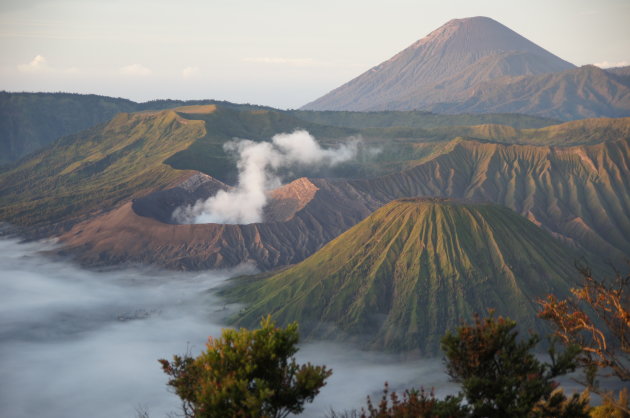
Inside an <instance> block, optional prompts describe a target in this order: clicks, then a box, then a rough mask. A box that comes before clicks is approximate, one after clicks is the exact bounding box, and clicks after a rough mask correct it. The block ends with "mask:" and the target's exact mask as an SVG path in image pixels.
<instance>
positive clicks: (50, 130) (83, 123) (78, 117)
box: [0, 91, 262, 164]
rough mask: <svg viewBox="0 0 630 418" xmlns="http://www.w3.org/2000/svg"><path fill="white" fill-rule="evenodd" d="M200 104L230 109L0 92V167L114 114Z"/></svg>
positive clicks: (228, 105) (227, 105) (187, 103)
mask: <svg viewBox="0 0 630 418" xmlns="http://www.w3.org/2000/svg"><path fill="white" fill-rule="evenodd" d="M203 104H220V105H221V106H223V107H230V106H234V105H232V104H230V103H227V102H219V101H216V100H191V101H181V100H153V101H149V102H144V103H136V102H133V101H131V100H127V99H121V98H115V97H107V96H98V95H94V94H71V93H9V92H6V91H2V92H0V164H6V163H10V162H13V161H16V160H18V159H19V158H21V157H23V156H24V155H26V154H29V153H31V152H34V151H37V150H39V149H42V148H44V147H45V146H47V145H48V144H50V143H52V142H53V141H54V140H56V139H58V138H61V137H63V136H66V135H71V134H75V133H78V132H80V131H82V130H84V129H88V128H90V127H92V126H94V125H97V124H100V123H105V122H107V121H109V120H110V119H111V118H113V117H114V116H115V115H116V114H117V113H121V112H125V113H128V112H140V111H146V110H163V109H170V108H174V107H178V106H185V105H203ZM240 107H241V108H245V107H246V106H240ZM247 107H249V108H262V107H259V106H247Z"/></svg>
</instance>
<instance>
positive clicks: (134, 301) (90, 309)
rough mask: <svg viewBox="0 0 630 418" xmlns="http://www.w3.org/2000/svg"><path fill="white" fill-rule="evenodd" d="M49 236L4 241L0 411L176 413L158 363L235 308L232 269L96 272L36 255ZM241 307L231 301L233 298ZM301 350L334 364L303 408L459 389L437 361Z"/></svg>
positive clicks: (0, 255)
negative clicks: (228, 286) (226, 293)
mask: <svg viewBox="0 0 630 418" xmlns="http://www.w3.org/2000/svg"><path fill="white" fill-rule="evenodd" d="M51 248H52V247H51V246H50V244H44V243H28V244H23V243H19V242H18V241H17V240H15V239H6V238H5V239H0V387H2V390H0V415H1V416H6V417H12V418H26V417H44V418H45V417H62V416H63V417H68V418H72V417H82V418H83V417H86V416H89V417H94V418H99V417H102V418H110V417H135V416H136V415H137V411H138V410H141V411H146V412H148V413H149V415H150V416H151V417H165V416H167V414H168V413H169V412H179V399H178V398H177V396H176V395H174V394H172V393H170V392H169V391H168V389H167V385H166V382H167V376H166V375H164V374H163V373H162V371H161V368H160V365H159V364H158V362H157V360H158V359H159V358H168V359H170V358H171V356H172V355H173V354H184V353H186V352H187V351H190V352H191V353H192V354H197V353H199V352H200V351H201V350H202V349H203V348H204V344H205V341H206V339H207V337H208V336H210V335H212V336H219V335H220V331H221V328H222V327H224V326H225V322H224V321H225V317H226V315H227V314H229V313H230V312H231V310H230V307H225V306H224V304H223V302H222V301H221V300H220V299H218V297H217V296H215V295H214V294H213V290H214V289H216V288H217V287H218V286H220V285H221V284H223V283H224V281H225V280H226V279H228V278H229V277H230V276H232V275H234V274H242V273H246V272H248V267H244V268H243V269H240V270H239V269H237V270H232V271H204V272H198V273H181V272H164V271H157V270H149V269H144V268H137V269H124V270H111V271H106V272H94V271H89V270H85V269H82V268H79V267H77V266H75V265H73V264H70V263H68V262H64V261H54V260H51V259H50V258H48V257H46V256H44V255H42V254H41V252H42V251H45V250H49V249H51ZM235 308H236V307H235ZM298 358H299V360H300V361H310V362H312V363H314V364H326V365H327V366H328V367H331V368H332V369H333V376H332V377H331V378H330V379H329V381H328V384H327V386H326V387H324V389H323V390H322V392H321V394H320V395H319V396H318V397H317V398H316V400H315V402H314V403H313V404H311V405H309V406H308V408H307V410H306V411H305V413H304V414H303V416H305V417H321V416H324V415H325V413H326V412H328V411H329V410H330V408H334V409H335V410H336V411H342V410H346V409H352V408H356V407H360V406H362V405H365V397H366V395H368V394H372V395H373V396H377V397H379V396H380V392H381V390H382V388H383V383H384V382H385V381H388V382H389V383H390V385H391V386H392V387H394V388H404V387H410V386H416V387H417V386H419V385H424V386H425V387H431V386H435V387H436V389H437V392H438V393H441V394H443V393H445V392H448V391H452V390H453V386H452V385H451V384H449V383H448V378H447V376H446V375H445V374H444V372H443V367H442V364H441V361H439V359H438V360H419V361H400V360H399V359H397V358H395V357H391V356H387V355H384V354H379V353H369V352H363V351H360V350H357V349H354V348H352V347H348V346H344V345H340V344H334V343H329V342H311V343H305V344H303V345H302V347H301V349H300V351H299V353H298Z"/></svg>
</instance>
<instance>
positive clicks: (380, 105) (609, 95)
mask: <svg viewBox="0 0 630 418" xmlns="http://www.w3.org/2000/svg"><path fill="white" fill-rule="evenodd" d="M623 74H624V73H623V71H622V72H621V73H615V72H609V71H604V70H601V69H598V68H597V69H596V68H594V67H593V66H584V67H580V68H576V67H575V66H574V65H573V64H571V63H569V62H567V61H564V60H563V59H561V58H559V57H557V56H555V55H553V54H552V53H550V52H549V51H547V50H545V49H543V48H541V47H540V46H538V45H536V44H534V43H532V42H530V41H528V40H527V39H525V38H524V37H522V36H521V35H519V34H518V33H516V32H514V31H513V30H511V29H509V28H507V27H506V26H504V25H502V24H501V23H499V22H497V21H495V20H492V19H490V18H488V17H471V18H465V19H454V20H451V21H449V22H448V23H446V24H445V25H443V26H442V27H440V28H438V29H436V30H435V31H433V32H431V33H430V34H429V35H427V36H426V37H424V38H422V39H420V40H419V41H417V42H415V43H413V44H412V45H410V46H409V47H408V48H406V49H405V50H403V51H401V52H400V53H398V54H396V55H395V56H393V57H392V58H390V59H389V60H387V61H385V62H383V63H381V64H379V65H377V66H376V67H373V68H371V69H370V70H368V71H366V72H365V73H363V74H361V75H359V76H358V77H356V78H355V79H353V80H351V81H349V82H348V83H346V84H344V85H342V86H341V87H338V88H336V89H335V90H333V91H331V92H330V93H328V94H326V95H324V96H322V97H320V98H319V99H317V100H315V101H313V102H311V103H308V104H306V105H305V106H303V107H302V109H303V110H337V111H340V110H347V111H382V110H423V111H431V112H438V113H458V112H459V113H461V112H465V113H493V112H505V113H526V114H530V115H536V116H543V117H551V118H559V119H563V120H574V119H583V118H592V117H624V116H630V86H629V85H628V82H627V79H626V78H624V75H623Z"/></svg>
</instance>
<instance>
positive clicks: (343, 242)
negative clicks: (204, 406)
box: [223, 199, 580, 354]
mask: <svg viewBox="0 0 630 418" xmlns="http://www.w3.org/2000/svg"><path fill="white" fill-rule="evenodd" d="M578 257H580V254H579V253H578V252H575V251H574V250H571V249H570V248H568V247H566V246H564V245H563V244H562V243H561V242H560V241H558V240H556V239H554V238H553V237H552V236H551V235H550V234H549V233H547V232H545V231H544V230H542V229H541V228H538V227H537V226H536V225H534V224H533V223H531V222H530V221H528V220H527V219H525V218H523V217H521V216H519V215H517V214H516V213H514V212H513V211H511V210H509V209H507V208H505V207H501V206H497V205H492V204H485V203H471V202H458V201H452V200H445V199H402V200H398V201H394V202H392V203H390V204H388V205H386V206H384V207H382V208H381V209H379V210H377V211H376V212H375V213H373V214H372V215H370V216H369V217H368V218H367V219H365V220H363V221H362V222H360V223H359V224H358V225H356V226H354V227H353V228H351V229H350V230H348V231H347V232H345V233H344V234H342V235H341V236H339V237H338V238H336V239H335V240H333V241H332V242H330V243H329V244H327V245H326V246H325V247H323V248H322V249H321V250H319V251H318V252H316V253H315V254H313V255H312V256H311V257H309V258H308V259H306V260H304V261H303V262H301V263H299V264H297V265H295V266H292V267H290V268H288V269H285V270H282V271H280V272H278V273H272V274H267V275H262V276H256V277H253V278H245V279H239V278H237V279H233V280H232V282H233V283H232V284H231V287H230V288H228V289H226V290H224V291H223V294H224V295H225V296H226V297H227V298H228V299H229V300H230V301H232V302H238V303H244V304H246V306H245V307H244V308H243V309H242V310H241V311H240V313H239V314H238V315H237V316H236V317H235V318H234V325H237V326H255V325H256V324H257V323H258V322H259V320H260V317H261V316H264V315H267V314H272V315H273V317H274V318H275V319H276V320H277V321H278V322H279V323H280V324H287V323H290V322H292V321H298V322H299V323H300V330H301V331H302V333H303V334H305V335H316V336H323V337H328V338H337V339H339V338H341V339H346V340H350V341H355V342H359V343H360V344H362V345H364V346H366V347H368V348H372V349H380V350H388V351H403V352H404V351H416V352H419V353H420V354H436V353H437V352H438V351H439V341H440V338H441V337H442V336H443V334H444V332H445V331H446V330H448V329H453V328H455V327H456V326H457V325H458V324H459V323H460V322H461V321H462V320H470V319H471V317H472V315H473V314H474V313H485V312H486V310H487V309H489V308H494V309H496V310H497V313H498V314H500V315H507V316H509V317H511V318H512V319H515V320H516V321H517V323H519V325H520V326H521V327H522V328H523V329H524V330H526V329H534V330H538V331H542V330H543V329H544V326H542V325H541V324H540V323H539V322H538V321H537V319H536V312H537V305H536V303H535V300H536V298H538V297H544V296H545V295H546V294H547V293H554V294H555V295H557V296H559V297H562V296H563V295H566V294H568V291H569V287H570V286H572V285H573V284H574V281H573V279H572V277H573V276H574V274H573V272H574V271H575V267H574V264H573V263H574V261H575V260H576V259H577V258H578ZM340 336H341V337H340Z"/></svg>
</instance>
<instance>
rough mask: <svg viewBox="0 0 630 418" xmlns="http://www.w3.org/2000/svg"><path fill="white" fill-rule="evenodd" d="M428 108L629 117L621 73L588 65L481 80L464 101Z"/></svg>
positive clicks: (629, 94)
mask: <svg viewBox="0 0 630 418" xmlns="http://www.w3.org/2000/svg"><path fill="white" fill-rule="evenodd" d="M625 78H627V76H625ZM427 108H429V109H431V110H433V111H436V112H443V113H461V112H464V111H465V112H479V113H482V112H483V113H485V112H513V113H525V114H531V115H538V116H545V117H552V118H557V119H563V120H571V119H578V118H595V117H601V116H607V117H624V116H630V85H629V84H628V80H624V76H621V75H616V74H611V73H609V72H608V71H605V70H602V69H600V68H598V67H595V66H592V65H587V66H584V67H580V68H576V69H572V70H567V71H562V72H558V73H550V74H542V75H537V76H522V77H505V78H502V79H498V80H493V81H490V82H487V83H480V84H478V85H476V86H475V88H474V90H473V91H471V93H470V97H468V98H467V99H466V100H463V101H461V102H452V103H439V104H435V105H430V106H427Z"/></svg>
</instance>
